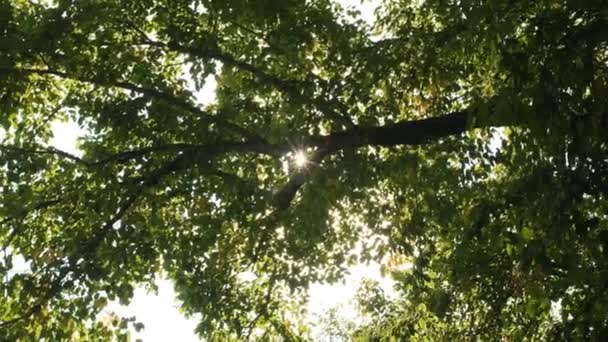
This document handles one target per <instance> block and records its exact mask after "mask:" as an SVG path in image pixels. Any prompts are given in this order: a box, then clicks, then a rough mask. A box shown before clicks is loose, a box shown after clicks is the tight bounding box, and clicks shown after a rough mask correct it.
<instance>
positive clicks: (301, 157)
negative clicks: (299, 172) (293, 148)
mask: <svg viewBox="0 0 608 342" xmlns="http://www.w3.org/2000/svg"><path fill="white" fill-rule="evenodd" d="M293 162H294V163H295V164H296V166H297V167H299V168H303V167H304V166H306V163H308V159H307V158H306V154H305V153H304V152H303V151H298V152H296V154H295V155H294V156H293Z"/></svg>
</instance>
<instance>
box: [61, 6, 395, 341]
mask: <svg viewBox="0 0 608 342" xmlns="http://www.w3.org/2000/svg"><path fill="white" fill-rule="evenodd" d="M337 2H339V3H341V4H342V5H343V6H344V7H347V6H355V7H357V8H358V9H359V10H360V11H361V17H362V18H363V19H364V20H366V21H367V22H368V23H370V24H371V23H373V11H374V9H375V8H376V4H377V0H373V1H363V2H360V1H359V0H337ZM191 83H192V82H191ZM190 86H191V87H192V88H194V87H193V84H190ZM215 86H216V84H215V80H214V79H213V78H212V77H210V78H208V79H207V82H206V85H205V87H204V89H202V90H201V91H199V92H196V93H195V96H196V98H197V100H199V101H200V103H210V102H214V101H215ZM52 130H53V134H54V138H53V139H52V141H51V144H52V145H53V146H54V147H56V148H58V149H60V150H63V151H66V152H70V153H73V154H79V151H78V150H77V148H76V139H77V138H78V137H79V136H81V135H83V132H82V130H80V128H79V127H78V126H77V125H76V124H75V123H72V122H67V123H62V122H54V123H53V124H52ZM379 269H380V267H379V265H378V264H376V263H372V264H369V265H357V266H355V267H352V268H350V270H349V271H350V275H348V276H347V277H346V279H345V281H344V282H342V283H338V284H334V285H323V284H314V285H313V286H312V287H311V288H310V303H309V305H308V311H309V321H310V322H313V321H316V317H318V316H319V315H321V314H323V313H324V312H325V311H326V310H328V309H330V308H332V307H336V306H340V307H341V308H343V309H342V313H343V314H344V315H345V317H349V318H355V317H356V315H355V308H354V306H353V303H352V299H353V297H354V294H355V292H356V290H357V288H358V287H359V285H360V283H361V281H362V280H363V279H364V278H372V279H377V280H380V281H381V283H382V286H383V288H384V289H385V291H387V292H389V293H391V292H392V286H391V284H392V282H391V280H390V279H388V278H382V277H381V275H380V270H379ZM157 284H158V289H159V291H158V295H154V294H150V293H147V291H146V290H145V289H143V288H138V289H136V291H135V295H134V297H133V299H132V301H131V303H130V305H128V306H121V305H119V304H118V303H116V302H114V303H110V304H109V305H108V307H107V308H106V310H105V311H106V312H107V313H110V312H115V313H116V314H118V315H119V316H124V317H130V316H136V317H137V321H139V322H142V323H143V324H144V325H145V329H144V330H143V331H142V332H140V333H136V332H133V334H132V337H133V338H140V339H143V340H144V341H146V342H161V341H162V342H164V341H180V342H188V341H198V338H197V337H196V335H195V334H194V329H195V327H196V324H197V321H196V320H195V319H186V318H185V317H184V316H183V315H182V314H181V313H180V312H179V310H178V307H179V303H178V302H177V301H176V298H175V292H174V291H173V286H172V284H171V282H170V281H169V280H166V279H159V281H158V283H157ZM317 333H318V332H317ZM315 335H316V334H315Z"/></svg>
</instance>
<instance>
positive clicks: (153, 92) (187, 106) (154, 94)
mask: <svg viewBox="0 0 608 342" xmlns="http://www.w3.org/2000/svg"><path fill="white" fill-rule="evenodd" d="M0 72H6V73H21V74H36V75H53V76H57V77H60V78H63V79H70V80H74V81H79V82H84V83H90V84H95V85H98V86H106V87H107V86H109V87H116V88H121V89H125V90H129V91H133V92H136V93H140V94H142V95H145V96H148V97H150V98H155V99H158V100H162V101H165V102H167V103H169V104H171V105H173V106H175V107H178V108H181V109H183V110H186V111H188V112H191V113H193V114H196V115H197V116H198V117H199V118H200V119H202V120H204V121H205V122H207V123H208V124H216V125H218V126H220V127H224V128H226V129H227V130H229V131H231V132H233V133H236V134H238V135H240V136H242V137H245V138H248V139H251V140H259V141H263V139H262V138H261V137H259V136H257V135H256V134H254V133H252V132H249V131H248V130H246V129H244V128H243V127H240V126H238V125H236V124H234V123H232V122H229V121H227V120H223V119H221V118H219V117H215V116H213V115H212V114H211V113H208V112H206V111H204V110H202V109H200V108H198V107H196V106H195V105H193V104H191V103H190V102H188V101H186V100H184V99H181V98H179V97H177V96H175V95H172V94H169V93H167V92H164V91H160V90H157V89H152V88H145V87H141V86H138V85H135V84H133V83H129V82H126V81H104V80H102V79H98V78H87V77H82V76H77V75H71V74H68V73H66V72H63V71H59V70H53V69H31V68H11V67H6V66H0Z"/></svg>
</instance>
